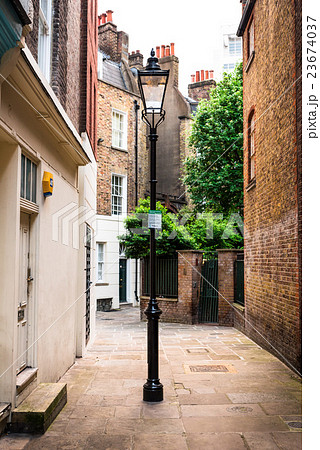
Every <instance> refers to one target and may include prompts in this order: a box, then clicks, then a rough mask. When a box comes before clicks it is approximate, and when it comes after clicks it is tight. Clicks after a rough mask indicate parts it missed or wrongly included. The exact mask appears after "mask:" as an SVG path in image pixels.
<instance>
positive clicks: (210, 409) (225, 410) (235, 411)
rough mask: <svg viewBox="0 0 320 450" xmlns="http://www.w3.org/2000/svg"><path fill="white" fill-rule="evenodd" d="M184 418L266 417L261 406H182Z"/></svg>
mask: <svg viewBox="0 0 320 450" xmlns="http://www.w3.org/2000/svg"><path fill="white" fill-rule="evenodd" d="M181 413H182V417H215V416H220V417H221V416H223V417H226V416H245V415H248V416H265V413H264V411H263V410H262V409H261V407H260V406H259V405H251V404H250V405H245V404H241V405H234V404H231V405H208V404H206V406H205V408H204V407H203V405H181Z"/></svg>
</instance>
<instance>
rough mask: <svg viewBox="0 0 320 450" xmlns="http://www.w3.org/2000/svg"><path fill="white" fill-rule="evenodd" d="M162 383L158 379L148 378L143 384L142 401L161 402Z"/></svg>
mask: <svg viewBox="0 0 320 450" xmlns="http://www.w3.org/2000/svg"><path fill="white" fill-rule="evenodd" d="M162 400H163V385H162V384H161V383H160V381H159V380H148V381H147V382H146V383H145V384H144V385H143V401H144V402H162Z"/></svg>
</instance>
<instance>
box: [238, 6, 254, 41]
mask: <svg viewBox="0 0 320 450" xmlns="http://www.w3.org/2000/svg"><path fill="white" fill-rule="evenodd" d="M255 3H256V0H249V1H248V3H247V4H246V6H245V8H244V11H243V14H242V17H241V21H240V24H239V27H238V31H237V36H238V37H242V36H243V33H244V30H245V29H246V26H247V25H248V22H249V18H250V16H251V13H252V10H253V7H254V5H255Z"/></svg>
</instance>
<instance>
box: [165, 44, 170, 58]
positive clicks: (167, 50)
mask: <svg viewBox="0 0 320 450" xmlns="http://www.w3.org/2000/svg"><path fill="white" fill-rule="evenodd" d="M166 56H170V46H169V45H167V46H166Z"/></svg>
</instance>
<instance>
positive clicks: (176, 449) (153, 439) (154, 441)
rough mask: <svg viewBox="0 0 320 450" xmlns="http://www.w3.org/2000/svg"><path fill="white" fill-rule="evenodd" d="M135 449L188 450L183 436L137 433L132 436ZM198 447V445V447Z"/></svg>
mask: <svg viewBox="0 0 320 450" xmlns="http://www.w3.org/2000/svg"><path fill="white" fill-rule="evenodd" d="M134 445H135V447H134V448H136V449H137V450H151V449H152V450H157V449H158V450H160V449H161V450H163V449H165V450H188V448H189V447H188V446H187V443H186V438H185V436H181V435H175V434H170V435H169V436H168V435H166V434H158V435H156V436H155V435H154V434H145V433H142V434H138V435H135V436H134ZM198 449H199V447H198Z"/></svg>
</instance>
